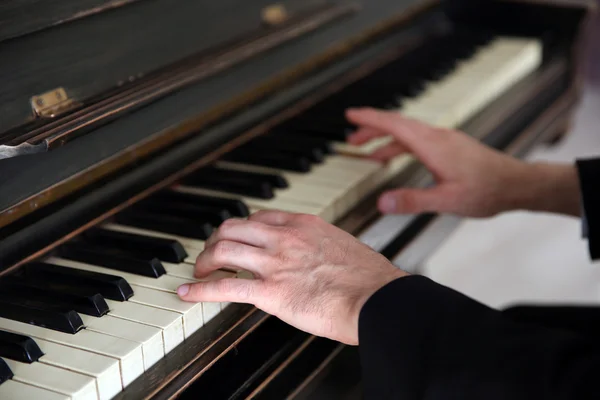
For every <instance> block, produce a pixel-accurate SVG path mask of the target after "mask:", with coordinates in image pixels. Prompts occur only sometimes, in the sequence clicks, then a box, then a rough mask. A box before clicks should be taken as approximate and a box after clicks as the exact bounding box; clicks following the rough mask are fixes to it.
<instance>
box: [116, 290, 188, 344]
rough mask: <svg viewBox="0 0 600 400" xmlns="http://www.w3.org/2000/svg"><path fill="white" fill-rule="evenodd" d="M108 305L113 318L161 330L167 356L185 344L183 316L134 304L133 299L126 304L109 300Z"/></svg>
mask: <svg viewBox="0 0 600 400" xmlns="http://www.w3.org/2000/svg"><path fill="white" fill-rule="evenodd" d="M134 297H135V295H134ZM108 303H109V305H110V315H111V316H113V317H117V318H122V319H126V320H129V321H133V322H138V323H141V324H145V325H149V326H153V327H156V328H159V329H160V330H161V332H162V336H163V342H164V352H165V354H167V353H168V352H170V351H171V350H173V349H174V348H175V347H176V346H177V345H178V344H180V343H181V342H183V340H184V334H183V319H182V317H181V314H179V313H175V312H171V311H166V310H162V309H156V308H154V307H147V306H144V305H141V304H138V303H135V302H132V300H131V298H130V299H129V301H126V302H116V301H112V300H108Z"/></svg>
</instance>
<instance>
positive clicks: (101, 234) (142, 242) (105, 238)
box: [82, 229, 188, 273]
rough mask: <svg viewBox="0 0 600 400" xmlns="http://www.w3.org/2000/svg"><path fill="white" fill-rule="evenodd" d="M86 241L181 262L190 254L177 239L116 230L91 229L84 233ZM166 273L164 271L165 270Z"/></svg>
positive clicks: (168, 260)
mask: <svg viewBox="0 0 600 400" xmlns="http://www.w3.org/2000/svg"><path fill="white" fill-rule="evenodd" d="M82 239H83V240H84V241H86V242H87V243H90V244H93V245H98V246H102V247H106V248H112V249H116V250H119V251H123V252H128V253H132V254H136V255H140V256H142V257H144V258H147V259H152V258H154V257H156V258H158V259H159V260H162V261H166V262H171V263H181V262H183V261H184V260H185V259H186V258H187V256H188V254H187V252H186V251H185V249H184V248H183V246H182V245H181V243H179V242H178V241H177V240H173V239H164V238H156V237H150V236H143V235H138V234H134V233H127V232H116V231H111V230H107V229H90V230H88V231H87V232H85V233H84V234H83V238H82ZM163 273H164V272H163Z"/></svg>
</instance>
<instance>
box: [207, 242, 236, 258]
mask: <svg viewBox="0 0 600 400" xmlns="http://www.w3.org/2000/svg"><path fill="white" fill-rule="evenodd" d="M231 252H232V246H231V245H230V244H229V243H228V242H225V241H220V242H217V243H215V245H214V246H213V248H212V255H213V259H214V261H216V262H220V261H226V260H227V259H228V258H229V255H230V254H231Z"/></svg>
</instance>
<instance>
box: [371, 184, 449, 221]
mask: <svg viewBox="0 0 600 400" xmlns="http://www.w3.org/2000/svg"><path fill="white" fill-rule="evenodd" d="M451 202H452V199H451V197H450V194H449V193H448V192H447V190H444V189H443V188H440V187H438V186H436V187H433V188H430V189H396V190H392V191H389V192H386V193H384V194H383V195H382V196H381V197H380V198H379V202H378V207H379V210H380V211H381V212H382V213H384V214H418V213H422V212H441V211H445V210H446V209H447V208H448V205H449V204H450V203H451Z"/></svg>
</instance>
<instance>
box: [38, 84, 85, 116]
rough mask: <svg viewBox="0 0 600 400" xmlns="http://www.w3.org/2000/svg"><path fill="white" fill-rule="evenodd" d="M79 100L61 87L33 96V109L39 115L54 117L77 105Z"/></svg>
mask: <svg viewBox="0 0 600 400" xmlns="http://www.w3.org/2000/svg"><path fill="white" fill-rule="evenodd" d="M78 105H79V103H78V102H76V101H75V100H73V99H71V98H69V96H68V95H67V91H66V90H65V89H64V88H62V87H60V88H57V89H54V90H50V91H48V92H46V93H42V94H39V95H36V96H33V97H32V98H31V109H32V110H33V113H34V114H35V116H37V117H42V118H54V117H56V116H59V115H61V114H64V113H65V112H67V111H69V110H71V109H73V108H75V107H77V106H78Z"/></svg>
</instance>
